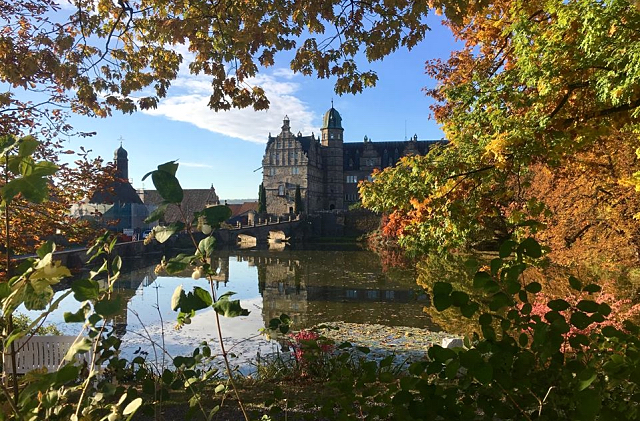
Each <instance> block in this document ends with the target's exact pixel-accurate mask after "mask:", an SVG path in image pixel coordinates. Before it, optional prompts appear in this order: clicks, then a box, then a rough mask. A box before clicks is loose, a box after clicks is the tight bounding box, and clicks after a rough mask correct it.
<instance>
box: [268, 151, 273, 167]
mask: <svg viewBox="0 0 640 421" xmlns="http://www.w3.org/2000/svg"><path fill="white" fill-rule="evenodd" d="M269 164H271V165H273V152H271V153H270V154H269Z"/></svg>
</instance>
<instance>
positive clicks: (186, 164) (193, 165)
mask: <svg viewBox="0 0 640 421" xmlns="http://www.w3.org/2000/svg"><path fill="white" fill-rule="evenodd" d="M178 163H179V164H180V166H181V167H189V168H211V169H213V168H214V167H213V165H209V164H200V163H197V162H182V161H180V162H178Z"/></svg>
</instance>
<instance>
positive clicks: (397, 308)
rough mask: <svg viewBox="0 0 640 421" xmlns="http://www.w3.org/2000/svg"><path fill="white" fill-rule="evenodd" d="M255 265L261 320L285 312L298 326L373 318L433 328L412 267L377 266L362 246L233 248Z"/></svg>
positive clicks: (377, 263) (372, 320)
mask: <svg viewBox="0 0 640 421" xmlns="http://www.w3.org/2000/svg"><path fill="white" fill-rule="evenodd" d="M235 257H236V259H237V261H246V262H247V263H248V264H249V265H251V266H255V267H256V268H257V276H258V290H259V292H260V294H261V295H262V301H263V308H262V315H263V319H264V322H265V324H268V322H269V320H271V319H272V318H275V317H279V316H280V315H281V314H283V313H284V314H287V315H289V316H290V317H291V318H292V320H293V321H294V324H295V327H296V328H297V329H299V328H304V327H311V326H314V325H317V324H320V323H323V322H332V321H344V322H350V323H378V324H383V325H389V326H408V327H429V328H431V329H437V327H436V326H434V325H433V324H432V323H431V322H430V319H429V317H428V316H427V314H426V313H425V312H424V311H423V309H424V306H425V305H428V302H427V300H426V296H425V295H424V294H423V293H422V292H421V291H419V289H418V287H417V285H416V283H415V275H414V273H413V272H412V271H396V272H394V273H392V274H385V273H383V272H382V265H381V264H380V262H379V259H378V258H377V256H376V255H375V254H373V253H369V252H364V251H355V252H349V251H346V252H345V251H322V252H317V251H316V252H309V251H296V250H292V251H287V252H284V253H270V252H268V251H253V252H236V253H235Z"/></svg>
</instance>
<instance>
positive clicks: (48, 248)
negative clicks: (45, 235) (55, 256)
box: [36, 241, 56, 259]
mask: <svg viewBox="0 0 640 421" xmlns="http://www.w3.org/2000/svg"><path fill="white" fill-rule="evenodd" d="M54 251H56V245H55V244H54V243H53V241H47V242H45V243H44V244H42V245H41V246H40V247H38V250H36V253H37V254H38V257H39V258H41V259H44V257H45V256H46V255H47V254H49V253H53V252H54Z"/></svg>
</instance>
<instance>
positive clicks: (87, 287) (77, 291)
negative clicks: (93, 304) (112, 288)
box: [71, 279, 100, 301]
mask: <svg viewBox="0 0 640 421" xmlns="http://www.w3.org/2000/svg"><path fill="white" fill-rule="evenodd" d="M71 290H72V291H73V297H74V298H75V299H76V301H87V300H95V299H97V298H98V296H99V294H100V285H99V284H98V282H97V281H92V280H89V279H78V280H75V281H73V282H72V283H71Z"/></svg>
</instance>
